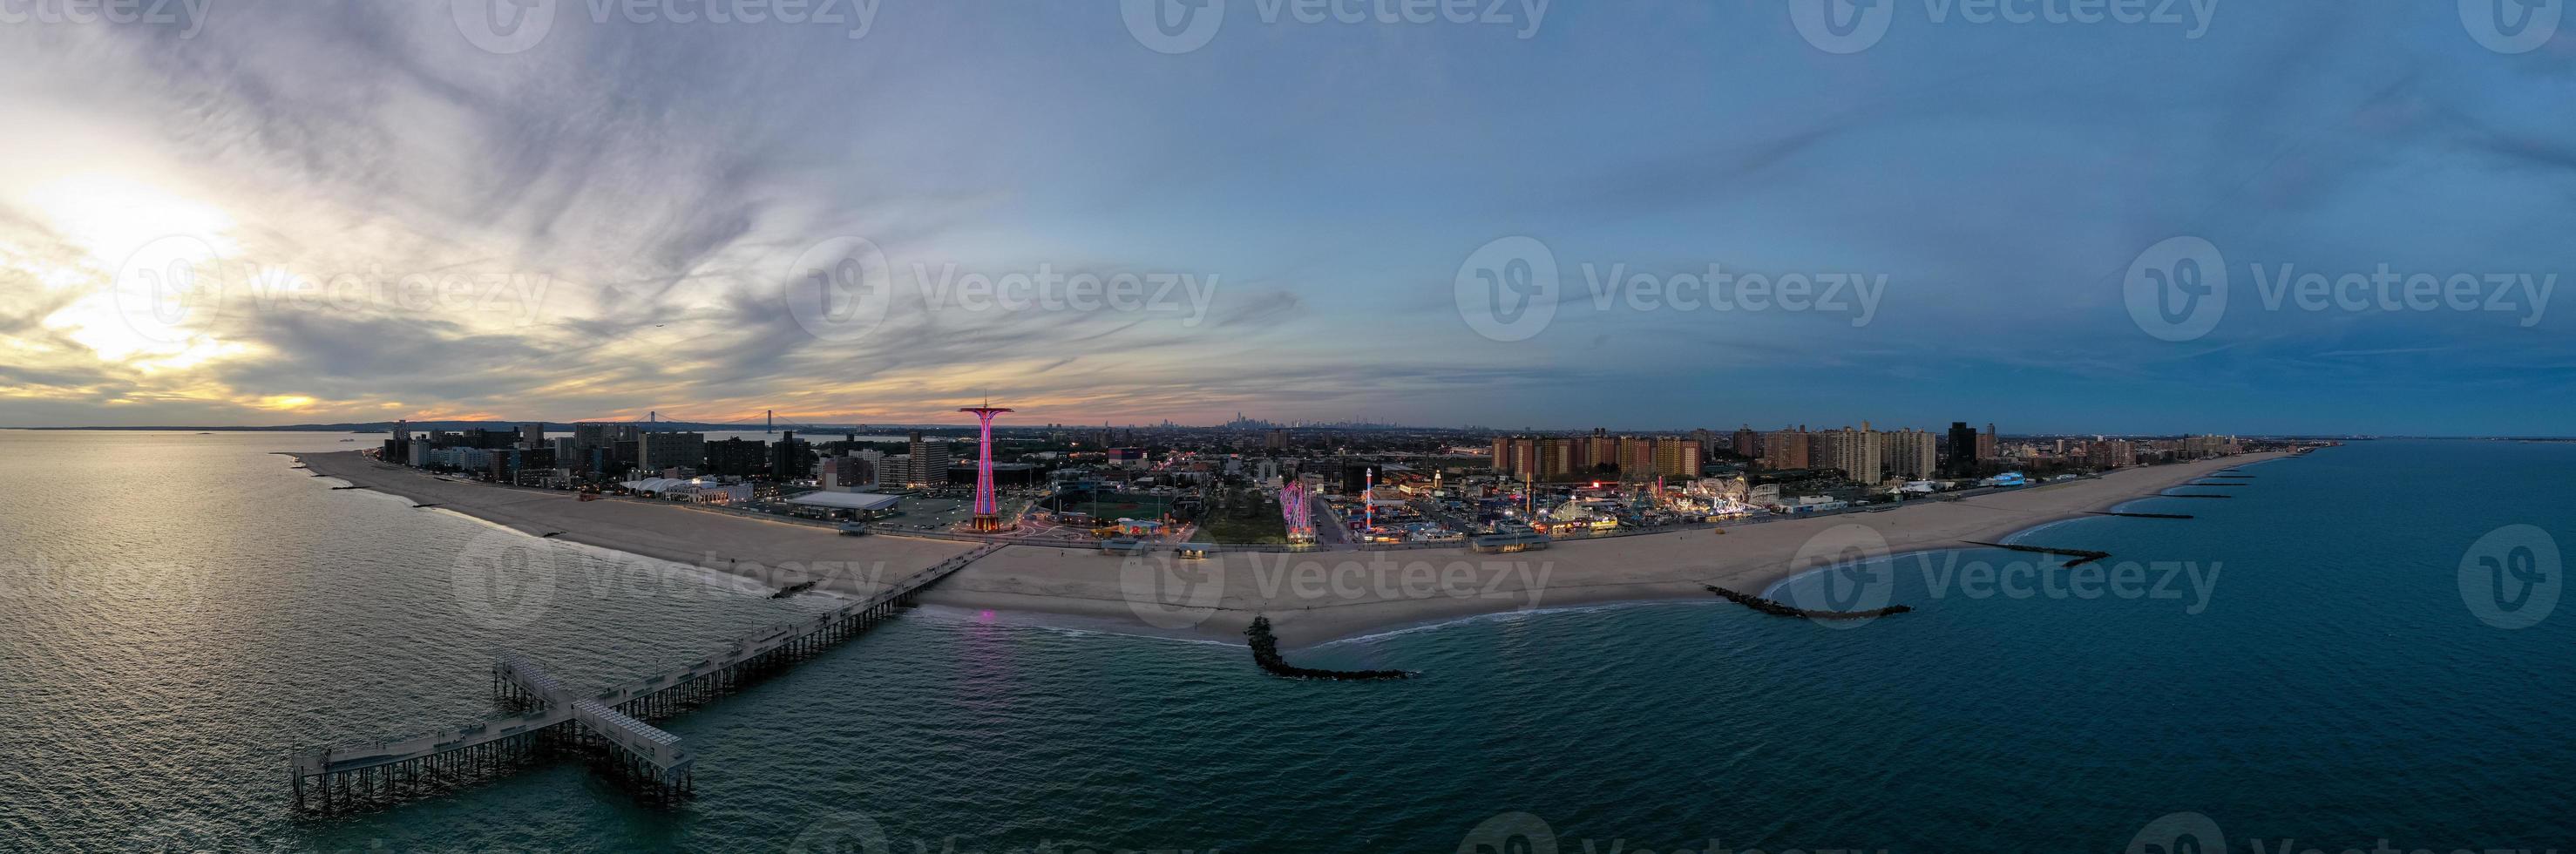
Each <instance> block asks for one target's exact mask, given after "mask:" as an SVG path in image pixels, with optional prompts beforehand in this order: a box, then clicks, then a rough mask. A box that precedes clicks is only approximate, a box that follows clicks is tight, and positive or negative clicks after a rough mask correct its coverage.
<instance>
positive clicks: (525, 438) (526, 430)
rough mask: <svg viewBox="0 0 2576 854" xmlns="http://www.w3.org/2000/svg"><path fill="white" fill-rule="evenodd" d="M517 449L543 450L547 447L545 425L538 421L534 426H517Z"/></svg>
mask: <svg viewBox="0 0 2576 854" xmlns="http://www.w3.org/2000/svg"><path fill="white" fill-rule="evenodd" d="M519 447H522V448H543V447H547V445H546V423H545V422H543V421H539V422H537V423H535V424H521V425H519ZM547 468H552V466H547Z"/></svg>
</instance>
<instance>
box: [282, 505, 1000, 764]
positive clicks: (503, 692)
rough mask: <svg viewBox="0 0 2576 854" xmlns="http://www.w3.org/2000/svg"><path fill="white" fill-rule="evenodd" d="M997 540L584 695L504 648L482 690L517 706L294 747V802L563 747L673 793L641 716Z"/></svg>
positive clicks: (794, 649) (801, 642) (848, 626)
mask: <svg viewBox="0 0 2576 854" xmlns="http://www.w3.org/2000/svg"><path fill="white" fill-rule="evenodd" d="M1001 548H1002V544H999V543H995V544H990V545H986V546H984V547H982V548H978V549H975V550H973V551H969V552H966V553H963V554H959V555H956V556H954V557H951V558H948V559H947V560H943V561H940V562H939V563H938V564H936V565H934V566H932V567H930V568H928V569H925V570H922V571H920V572H918V573H914V574H913V575H912V576H911V577H909V578H906V579H904V580H902V581H900V582H896V583H895V585H894V586H892V587H889V588H886V589H885V590H882V591H879V592H877V593H876V594H875V595H873V596H870V597H868V598H867V599H865V600H862V601H859V602H854V603H851V604H848V605H844V606H841V607H839V608H836V609H833V610H831V611H827V612H824V613H821V614H817V615H814V616H812V617H807V618H804V619H800V620H795V621H792V622H787V623H780V624H777V625H773V626H770V627H768V628H764V629H761V630H759V631H756V632H753V633H751V634H749V635H746V636H744V637H741V638H738V639H735V640H733V641H732V642H730V643H728V644H726V645H725V646H724V648H722V649H719V650H717V651H716V652H714V653H711V654H709V655H707V656H706V657H704V658H700V659H698V660H696V661H693V662H690V663H688V664H686V665H683V666H681V667H680V668H679V669H677V670H673V671H669V672H666V673H662V674H660V675H656V676H652V677H648V678H645V679H639V680H636V681H634V682H629V683H626V684H624V685H618V686H615V687H611V688H608V689H606V690H602V691H599V692H597V693H594V694H589V695H581V694H578V693H576V692H573V691H571V690H568V689H566V688H565V687H564V686H563V684H562V683H561V682H559V681H557V680H556V679H555V678H554V677H553V676H552V675H550V674H548V673H547V672H546V671H545V669H544V668H543V667H542V666H540V665H538V664H537V663H536V662H535V661H532V660H530V659H528V658H527V657H526V656H523V655H520V654H518V653H516V652H510V651H504V652H502V653H500V654H499V655H498V656H497V657H496V660H495V661H494V662H493V664H492V690H493V694H494V696H495V697H496V698H497V699H499V700H500V701H502V702H503V703H505V704H507V705H510V706H514V707H516V708H518V709H520V710H521V711H518V712H517V713H514V714H504V715H496V716H493V717H490V718H486V719H484V720H483V721H482V722H481V723H478V724H475V725H473V726H468V727H463V728H459V729H454V730H445V731H440V732H432V733H427V734H423V735H419V736H414V737H412V738H407V739H399V740H386V741H375V742H365V743H359V744H344V745H340V746H336V747H327V748H318V749H311V750H301V751H297V752H296V753H295V756H294V761H293V765H294V786H295V804H296V808H297V809H298V810H318V811H321V812H335V811H340V810H344V809H351V808H366V807H372V806H377V805H382V804H385V803H390V802H393V801H397V800H400V799H403V798H408V797H412V796H414V795H420V794H431V793H436V792H441V791H447V790H450V789H454V788H458V787H461V786H467V785H472V784H474V783H478V782H482V781H484V780H489V779H492V778H495V777H498V776H501V775H503V774H507V773H510V772H512V771H515V770H517V769H518V768H520V767H523V766H526V765H528V764H531V763H533V762H536V761H538V760H540V759H544V758H548V757H554V756H563V755H580V756H587V757H589V758H590V759H591V760H592V761H593V764H594V765H595V766H597V767H599V768H600V769H601V770H602V771H603V772H606V773H609V774H611V775H613V776H614V777H616V778H617V779H618V780H619V781H620V782H623V783H627V784H630V785H632V786H634V787H635V788H636V789H637V790H638V791H639V792H640V793H641V794H643V795H645V796H646V797H647V798H648V799H653V800H661V801H670V800H675V799H678V798H681V797H685V796H686V795H687V794H688V793H689V791H690V786H691V783H690V774H691V771H692V769H693V767H694V764H695V762H696V757H695V756H694V755H693V754H691V753H690V752H689V750H688V749H687V748H686V747H685V746H684V745H682V744H681V742H680V738H679V737H678V736H675V735H672V734H670V733H668V732H664V731H662V730H661V729H660V728H657V727H654V726H653V725H652V724H649V723H646V722H645V721H647V720H658V719H662V718H667V717H670V716H672V715H676V714H679V713H681V712H685V711H688V710H690V709H693V708H696V707H698V706H699V705H702V704H704V703H706V702H708V701H710V700H713V699H715V698H717V697H721V696H724V695H725V694H729V693H732V692H733V691H734V690H735V689H737V688H739V687H741V686H743V685H746V684H748V683H750V682H751V681H753V680H756V679H758V678H760V677H762V676H765V675H768V674H770V673H775V672H777V671H779V670H783V669H785V668H787V667H789V666H792V665H794V664H796V663H797V662H800V661H803V660H805V659H807V658H811V657H813V656H814V655H816V654H818V653H820V652H822V651H823V650H826V649H829V648H831V647H832V646H833V645H835V644H838V643H840V642H842V641H845V640H848V639H850V638H852V637H856V636H857V635H858V634H859V633H860V632H863V631H866V630H867V629H868V628H869V627H871V626H874V625H876V624H877V623H879V622H882V621H884V620H885V619H887V618H889V617H892V616H894V614H895V613H896V612H898V611H900V610H901V609H903V608H907V607H910V606H911V605H912V604H913V602H914V601H915V599H916V598H917V597H918V596H919V595H920V593H921V591H922V589H923V588H926V587H929V586H930V585H932V584H935V583H937V582H939V581H940V580H941V579H944V578H947V577H948V576H950V575H952V574H954V573H956V572H957V571H958V570H960V569H964V568H966V566H967V565H968V564H972V563H974V562H975V561H976V560H978V559H981V558H983V557H984V556H986V555H990V554H992V553H993V552H995V551H999V550H1000V549H1001Z"/></svg>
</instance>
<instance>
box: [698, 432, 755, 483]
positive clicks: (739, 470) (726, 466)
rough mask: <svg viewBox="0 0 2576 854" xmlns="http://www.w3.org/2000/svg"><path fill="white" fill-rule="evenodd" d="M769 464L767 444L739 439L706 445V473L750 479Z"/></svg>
mask: <svg viewBox="0 0 2576 854" xmlns="http://www.w3.org/2000/svg"><path fill="white" fill-rule="evenodd" d="M768 464H769V443H767V442H763V441H760V440H758V439H744V438H740V437H736V438H732V439H726V440H723V441H720V442H708V443H707V473H708V474H715V475H725V476H729V477H750V476H752V475H756V474H759V473H760V471H761V469H763V468H766V467H767V466H768Z"/></svg>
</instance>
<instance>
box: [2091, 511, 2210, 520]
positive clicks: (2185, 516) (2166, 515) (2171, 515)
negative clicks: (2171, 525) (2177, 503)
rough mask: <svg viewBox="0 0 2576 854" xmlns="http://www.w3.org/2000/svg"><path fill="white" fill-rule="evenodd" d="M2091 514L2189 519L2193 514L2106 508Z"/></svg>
mask: <svg viewBox="0 0 2576 854" xmlns="http://www.w3.org/2000/svg"><path fill="white" fill-rule="evenodd" d="M2091 515H2094V516H2118V517H2120V518H2122V519H2189V518H2191V514H2189V513H2112V512H2109V511H2104V510H2096V511H2093V513H2092V514H2091Z"/></svg>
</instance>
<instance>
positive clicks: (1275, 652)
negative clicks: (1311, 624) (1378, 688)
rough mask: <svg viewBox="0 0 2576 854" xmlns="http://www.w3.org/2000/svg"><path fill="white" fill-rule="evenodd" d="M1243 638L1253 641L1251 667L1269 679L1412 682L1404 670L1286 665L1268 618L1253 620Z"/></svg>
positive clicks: (1409, 675) (1409, 672)
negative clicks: (1331, 668) (1258, 666)
mask: <svg viewBox="0 0 2576 854" xmlns="http://www.w3.org/2000/svg"><path fill="white" fill-rule="evenodd" d="M1243 634H1244V636H1245V637H1247V638H1250V639H1251V640H1252V663H1254V664H1258V665H1261V669H1262V670H1263V671H1264V672H1267V673H1269V674H1270V675H1272V676H1279V677H1284V678H1288V679H1337V680H1342V681H1353V682H1357V681H1372V680H1380V679H1411V678H1413V673H1412V672H1411V671H1406V670H1315V669H1311V668H1305V667H1298V666H1296V665H1294V664H1289V663H1288V662H1287V660H1286V659H1282V658H1280V657H1279V636H1278V635H1275V634H1272V633H1271V632H1270V618H1269V617H1258V616H1256V617H1253V618H1252V627H1251V628H1247V629H1244V630H1243Z"/></svg>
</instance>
